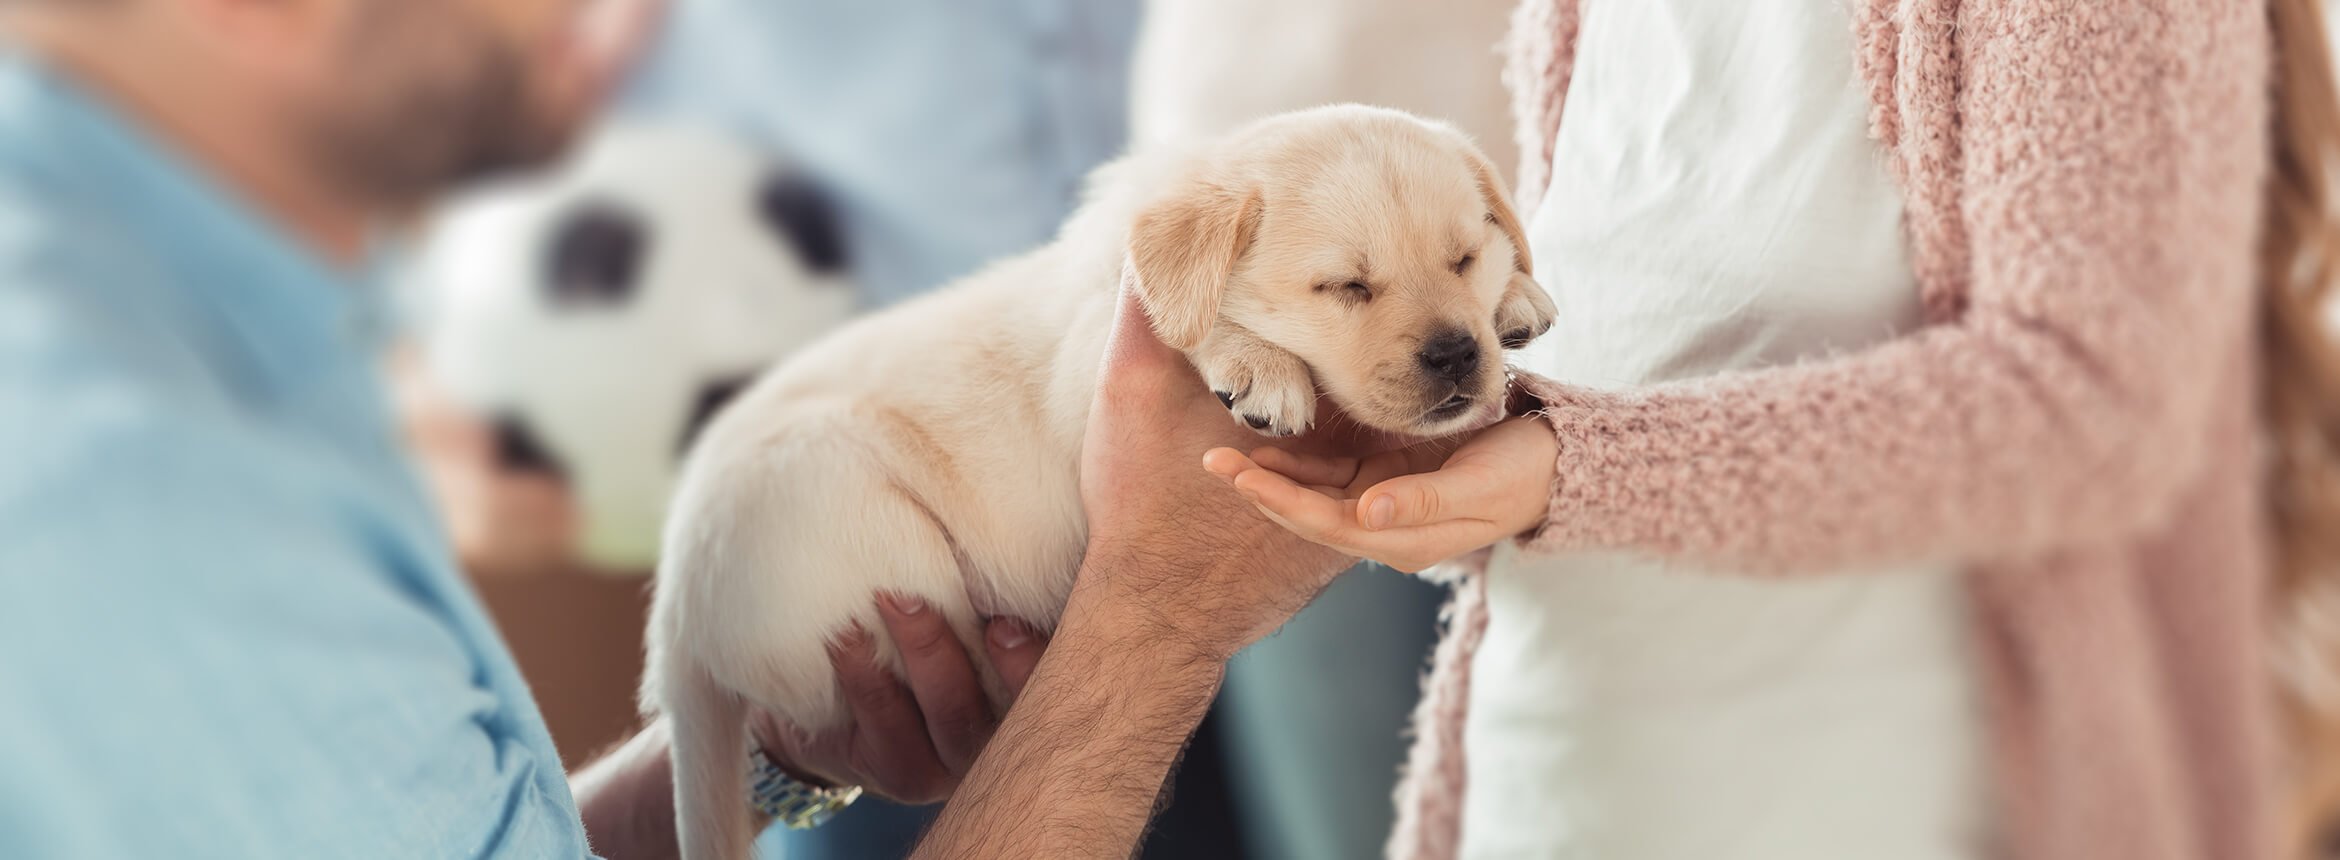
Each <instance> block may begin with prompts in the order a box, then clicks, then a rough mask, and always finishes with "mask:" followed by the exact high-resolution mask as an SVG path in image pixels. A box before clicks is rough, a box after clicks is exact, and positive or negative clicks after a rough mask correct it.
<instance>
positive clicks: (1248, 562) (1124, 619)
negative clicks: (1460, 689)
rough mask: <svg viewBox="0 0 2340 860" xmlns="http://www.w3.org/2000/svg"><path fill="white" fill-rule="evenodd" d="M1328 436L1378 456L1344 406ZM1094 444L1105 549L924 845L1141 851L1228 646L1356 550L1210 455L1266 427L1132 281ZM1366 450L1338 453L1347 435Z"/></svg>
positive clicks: (1327, 447) (1051, 853)
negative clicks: (1325, 539) (1253, 421)
mask: <svg viewBox="0 0 2340 860" xmlns="http://www.w3.org/2000/svg"><path fill="white" fill-rule="evenodd" d="M1319 417H1320V419H1324V418H1333V419H1335V420H1331V421H1326V420H1319V422H1318V424H1317V427H1318V429H1317V431H1316V432H1315V433H1314V434H1312V435H1311V437H1310V440H1311V441H1310V442H1309V443H1308V444H1310V445H1311V446H1313V447H1312V448H1311V449H1310V450H1311V451H1313V452H1314V453H1318V454H1327V455H1330V454H1339V453H1349V454H1364V453H1371V451H1370V450H1365V449H1364V448H1363V447H1362V446H1359V445H1357V441H1356V440H1357V434H1354V433H1353V431H1351V430H1349V429H1346V428H1344V427H1343V426H1341V424H1342V422H1340V421H1338V420H1337V416H1319ZM1088 429H1089V435H1088V438H1087V440H1086V442H1085V444H1084V445H1083V446H1082V449H1083V450H1082V455H1081V500H1082V503H1083V504H1084V505H1085V507H1086V508H1087V511H1088V515H1089V549H1088V554H1087V555H1086V556H1085V557H1083V559H1082V560H1081V572H1080V578H1079V580H1078V581H1077V582H1076V583H1075V584H1074V586H1073V594H1072V599H1071V601H1070V602H1069V603H1068V604H1067V605H1066V607H1065V611H1064V618H1063V619H1062V620H1061V621H1060V622H1059V623H1058V626H1057V629H1056V638H1055V641H1054V642H1053V643H1052V644H1051V645H1050V646H1049V650H1048V653H1047V655H1046V656H1045V657H1044V658H1043V659H1042V660H1041V662H1040V666H1039V668H1038V669H1037V670H1036V671H1035V672H1034V674H1033V676H1032V680H1031V684H1030V686H1029V688H1028V689H1026V690H1025V691H1024V692H1023V694H1022V695H1021V696H1020V697H1019V698H1018V700H1017V703H1016V707H1015V708H1014V709H1013V710H1012V711H1010V712H1009V713H1008V718H1007V720H1006V721H1005V722H1004V723H1003V724H1002V725H1001V726H1000V730H999V736H998V737H997V738H996V739H994V740H993V742H992V743H991V745H990V747H989V749H988V750H987V751H985V752H984V754H983V755H982V756H981V758H979V759H978V760H977V761H976V763H975V768H974V770H972V771H970V772H969V773H968V775H967V777H966V780H965V783H964V784H963V785H962V786H960V788H959V790H958V792H957V793H956V794H954V795H953V796H952V798H951V802H950V805H948V806H947V807H945V808H944V809H943V814H942V818H941V819H939V820H938V821H936V822H935V826H934V829H933V830H931V831H929V832H928V834H927V837H926V839H925V840H924V841H922V842H920V843H919V846H918V854H917V856H918V857H949V858H954V860H963V858H1021V857H1126V856H1129V853H1130V852H1131V851H1132V850H1134V849H1135V847H1136V844H1137V840H1138V836H1139V835H1140V834H1141V833H1143V832H1144V830H1145V823H1146V819H1147V818H1148V817H1149V816H1150V814H1151V813H1152V810H1153V806H1154V798H1155V797H1156V796H1157V795H1158V794H1160V792H1161V788H1162V780H1163V778H1164V776H1165V775H1166V774H1167V773H1168V772H1169V769H1170V765H1171V763H1172V762H1173V761H1175V760H1176V759H1177V757H1178V753H1179V751H1180V750H1181V749H1183V748H1185V746H1186V741H1187V738H1188V736H1190V735H1192V734H1193V732H1194V728H1195V726H1196V725H1197V724H1198V723H1200V722H1201V721H1202V715H1203V712H1204V711H1206V710H1208V709H1209V707H1210V703H1211V699H1212V697H1213V696H1214V695H1215V694H1216V693H1217V692H1218V686H1219V679H1220V678H1221V677H1223V675H1224V673H1225V671H1226V666H1225V664H1226V660H1227V658H1228V657H1229V656H1231V655H1233V654H1234V653H1235V652H1236V651H1237V650H1240V649H1241V648H1242V647H1243V646H1245V645H1247V644H1250V643H1251V642H1253V641H1254V640H1257V639H1258V638H1260V637H1261V636H1265V635H1267V633H1268V632H1269V631H1271V630H1274V629H1275V628H1276V626H1277V625H1279V624H1282V623H1283V622H1284V621H1285V619H1287V618H1290V617H1291V616H1292V614H1293V613H1296V612H1298V611H1300V608H1301V607H1303V606H1305V605H1307V603H1308V601H1309V600H1310V599H1312V598H1314V597H1315V596H1316V594H1317V593H1318V592H1320V591H1322V590H1324V587H1325V586H1326V585H1327V584H1329V583H1331V582H1332V579H1333V577H1334V576H1335V575H1337V574H1338V573H1340V571H1341V570H1343V569H1345V568H1346V567H1348V565H1349V563H1350V559H1348V558H1346V557H1344V556H1342V555H1341V554H1340V553H1338V552H1335V551H1332V550H1328V549H1325V548H1323V547H1319V546H1316V545H1314V544H1311V543H1309V542H1307V541H1305V540H1302V539H1300V538H1298V537H1295V536H1293V535H1292V534H1291V533H1290V532H1287V531H1285V530H1284V529H1282V528H1280V527H1278V526H1276V525H1275V524H1274V523H1271V522H1269V521H1268V520H1267V519H1266V518H1265V517H1263V516H1261V515H1260V514H1259V513H1258V512H1257V511H1256V510H1254V509H1253V508H1252V507H1251V505H1249V504H1247V503H1246V502H1245V501H1244V500H1243V499H1242V498H1241V497H1240V496H1239V495H1237V494H1236V493H1235V492H1234V491H1233V490H1232V489H1230V488H1229V487H1227V486H1226V485H1225V484H1224V483H1222V482H1220V481H1218V480H1217V479H1215V478H1213V477H1211V476H1210V474H1209V473H1206V472H1204V471H1203V469H1202V455H1203V452H1204V451H1205V450H1208V449H1210V448H1213V447H1216V446H1223V445H1231V444H1237V443H1239V442H1241V441H1244V440H1246V439H1248V438H1250V437H1248V436H1247V434H1246V431H1244V430H1243V429H1241V428H1238V427H1237V426H1235V424H1234V423H1233V422H1231V421H1229V420H1228V419H1227V412H1226V410H1224V409H1222V408H1220V404H1219V402H1218V399H1217V398H1216V397H1214V396H1212V395H1211V393H1210V392H1209V391H1208V390H1206V389H1205V388H1204V386H1203V384H1202V380H1201V379H1199V378H1198V377H1197V376H1196V375H1195V372H1194V369H1193V368H1192V367H1190V366H1189V365H1188V364H1187V362H1186V359H1185V358H1184V357H1183V356H1181V355H1179V354H1178V353H1177V352H1176V351H1173V350H1171V349H1170V348H1169V347H1167V346H1164V345H1163V344H1162V342H1161V341H1160V340H1158V339H1157V338H1156V337H1155V335H1154V330H1153V324H1152V323H1150V322H1148V321H1147V319H1146V315H1145V311H1144V310H1143V309H1142V308H1141V307H1140V305H1139V304H1138V302H1137V299H1136V298H1135V297H1134V296H1131V295H1129V294H1128V293H1127V291H1126V290H1125V291H1124V295H1123V296H1122V299H1121V306H1120V310H1119V313H1118V314H1117V316H1116V318H1115V322H1114V327H1113V335H1112V340H1111V344H1110V346H1109V347H1108V349H1107V351H1106V357H1105V366H1104V370H1103V372H1102V373H1101V374H1100V379H1099V382H1098V386H1097V399H1096V402H1095V405H1094V406H1093V407H1092V411H1091V413H1090V415H1089V428H1088ZM1344 445H1346V446H1348V447H1350V449H1351V450H1348V451H1340V450H1337V449H1338V448H1340V447H1341V446H1344Z"/></svg>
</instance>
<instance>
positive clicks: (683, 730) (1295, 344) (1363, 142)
mask: <svg viewBox="0 0 2340 860" xmlns="http://www.w3.org/2000/svg"><path fill="white" fill-rule="evenodd" d="M1496 176H1497V174H1496V172H1495V170H1494V169H1493V168H1492V167H1491V166H1490V165H1489V164H1488V161H1487V159H1486V157H1485V156H1483V155H1481V154H1480V153H1479V151H1478V150H1477V149H1476V148H1474V147H1473V146H1472V144H1471V143H1470V141H1469V140H1468V139H1467V138H1465V137H1464V136H1463V135H1461V134H1460V133H1458V132H1456V131H1454V130H1453V129H1451V128H1449V127H1447V126H1444V125H1439V124H1434V123H1430V122H1426V121H1423V120H1420V119H1417V118H1415V117H1413V116H1411V115H1408V114H1404V113H1400V112H1397V111H1392V110H1386V109H1379V108H1366V107H1358V106H1336V107H1326V108H1318V109H1314V110H1307V111H1301V112H1297V113H1290V114H1284V115H1281V116H1276V117H1271V118H1268V119H1265V120H1261V121H1259V122H1256V123H1253V124H1251V125H1249V126H1246V127H1244V128H1242V129H1240V130H1238V131H1236V132H1234V133H1233V134H1231V135H1228V136H1226V137H1224V138H1222V139H1220V140H1218V141H1216V142H1214V143H1211V144H1208V145H1205V146H1203V147H1201V148H1200V149H1199V150H1197V151H1193V152H1188V153H1183V154H1163V155H1137V156H1132V157H1130V158H1127V159H1124V160H1122V161H1120V162H1117V163H1115V164H1112V165H1108V166H1106V167H1104V168H1101V169H1100V170H1099V171H1098V173H1097V174H1096V175H1095V176H1094V177H1093V178H1092V189H1091V199H1090V200H1089V201H1088V202H1087V203H1086V204H1085V205H1084V206H1083V207H1082V208H1081V210H1080V211H1079V212H1077V213H1075V214H1074V215H1073V217H1072V218H1071V220H1070V221H1069V222H1067V224H1066V225H1065V227H1064V230H1063V232H1062V233H1061V234H1060V235H1059V236H1058V237H1057V239H1056V240H1055V241H1053V242H1051V243H1050V244H1048V245H1046V246H1044V247H1041V248H1040V249H1038V250H1035V251H1032V252H1030V253H1027V254H1025V255H1023V256H1020V257H1016V258H1013V259H1009V260H1007V261H1004V262H1001V263H998V264H996V265H993V266H991V267H990V268H988V269H986V270H984V271H982V272H979V273H977V274H975V275H973V276H971V277H968V278H966V279H965V280H963V281H961V282H960V283H958V284H955V285H953V286H951V287H949V288H947V289H944V290H942V291H940V292H937V293H934V294H932V295H929V296H927V297H924V298H923V299H921V300H918V301H915V302H911V303H908V304H904V305H901V306H899V307H896V308H894V309H891V310H888V311H885V312H883V313H878V314H875V315H872V316H869V317H867V318H864V319H862V320H860V321H858V322H856V323H855V324H853V325H851V326H848V327H846V328H844V329H841V330H839V331H837V332H836V333H835V334H833V335H831V336H830V337H828V338H826V339H824V340H822V341H820V342H817V343H815V344H814V345H811V346H808V347H806V348H805V349H804V350H802V351H800V352H799V353H797V354H796V355H795V356H794V357H792V358H791V359H790V360H788V361H787V362H786V363H785V364H783V365H781V366H780V367H778V368H776V369H774V370H773V371H772V372H771V373H770V374H768V375H767V376H766V377H765V378H764V379H762V380H760V381H759V382H757V384H756V385H755V387H753V388H752V389H750V390H749V391H748V392H747V393H745V394H743V395H742V396H741V397H740V399H739V400H738V401H737V402H736V403H735V405H733V406H732V407H731V408H729V409H728V410H726V411H725V412H724V413H723V415H722V416H721V417H720V418H718V419H717V420H716V421H715V422H714V423H713V424H711V425H710V426H709V427H708V428H707V430H706V432H705V434H704V435H703V436H702V438H701V441H700V442H699V443H698V445H697V447H696V449H695V450H694V451H693V452H692V454H691V456H690V461H689V463H688V464H687V465H686V467H685V469H684V476H683V480H682V483H681V485H680V488H679V490H678V491H677V495H676V499H675V503H674V505H673V508H672V513H671V514H670V519H669V521H668V524H667V532H666V539H665V558H664V559H663V560H662V563H661V564H660V565H659V576H658V580H657V593H656V599H655V604H654V607H653V609H652V615H651V623H650V636H649V649H650V657H649V664H648V673H647V677H646V679H645V681H644V685H643V694H644V705H645V707H646V708H647V709H649V710H652V711H654V712H662V713H665V714H666V715H668V717H669V719H670V721H671V725H672V727H673V730H674V733H675V750H674V755H675V780H676V784H677V786H678V787H679V789H678V794H679V796H680V800H681V808H680V809H679V810H678V812H679V816H680V817H679V821H680V823H681V824H682V827H683V842H682V844H683V849H684V856H686V857H689V858H693V860H706V858H739V857H744V856H746V852H747V851H748V850H749V844H748V843H749V839H750V836H751V834H749V832H748V829H747V828H748V817H747V814H746V812H745V810H746V802H747V801H746V800H745V798H744V786H743V783H742V775H741V774H742V768H743V767H744V765H743V764H742V763H743V762H744V761H745V760H746V755H747V753H746V750H745V733H744V729H743V725H744V722H743V720H744V712H745V709H746V708H747V707H748V706H749V705H751V704H752V705H756V706H761V707H763V708H765V709H767V710H769V711H771V712H773V713H775V714H777V715H779V716H781V717H784V718H786V719H788V720H790V721H792V722H794V723H796V724H798V725H800V726H803V727H806V728H808V729H813V730H819V729H824V728H829V727H833V726H836V725H838V724H840V723H841V722H843V721H844V720H845V719H846V709H845V705H844V703H843V702H842V701H841V699H840V692H839V690H838V687H837V682H836V680H835V678H834V677H833V675H832V672H831V669H830V664H829V658H828V652H827V650H826V647H825V646H826V643H827V642H828V641H829V640H830V639H831V638H832V637H834V636H836V635H838V634H839V633H840V632H842V631H844V630H846V629H847V628H848V627H850V626H851V625H853V624H855V623H856V622H858V623H859V625H860V627H861V628H862V629H864V630H868V631H872V632H873V633H874V634H876V635H877V636H878V637H879V639H880V642H879V643H878V649H879V653H880V654H881V655H882V656H883V658H884V659H885V660H887V661H889V662H891V663H893V664H894V668H895V669H896V670H897V671H899V670H900V668H901V667H900V662H899V655H898V653H897V652H896V651H895V650H894V648H893V645H892V643H891V642H887V641H884V636H883V634H884V630H885V626H884V624H883V623H882V622H881V621H880V620H879V618H878V617H877V615H876V611H875V609H874V608H873V602H874V600H875V597H874V595H875V594H876V593H877V592H880V591H885V592H897V593H903V594H909V595H914V596H917V597H919V598H922V599H924V600H925V601H926V602H927V604H928V605H930V606H932V607H934V608H935V609H936V610H939V611H940V612H942V613H943V615H944V617H946V618H947V619H949V621H950V622H951V626H952V629H953V630H955V631H956V632H957V634H958V636H959V638H960V640H961V641H962V643H963V644H965V646H966V649H967V653H968V654H970V655H975V657H976V658H977V662H978V664H979V665H978V667H977V668H978V671H979V674H981V675H982V677H983V681H984V684H985V687H986V689H987V691H988V692H989V693H990V694H991V696H992V698H993V702H994V704H995V705H996V706H999V707H1003V708H1004V707H1005V704H1006V703H1005V696H1004V690H1003V688H1002V687H1001V685H1000V683H999V681H998V677H997V674H996V673H995V672H993V671H992V669H991V667H989V666H987V665H981V664H982V662H983V661H982V655H983V654H984V653H985V651H984V648H983V645H982V640H981V637H982V632H983V619H984V618H986V617H988V616H991V615H998V614H1004V615H1012V616H1016V617H1019V618H1024V619H1029V620H1032V621H1033V622H1035V623H1037V624H1039V625H1041V626H1043V627H1044V628H1045V627H1047V626H1050V625H1052V624H1053V623H1054V621H1055V619H1056V617H1057V614H1058V613H1059V612H1060V611H1061V610H1062V609H1063V607H1064V603H1065V600H1066V598H1067V596H1068V595H1069V593H1070V590H1071V588H1072V580H1073V575H1074V572H1075V570H1076V569H1077V568H1078V566H1079V564H1080V556H1081V551H1082V547H1083V541H1084V535H1085V523H1084V522H1083V519H1082V513H1081V504H1080V492H1079V475H1078V463H1079V460H1080V457H1079V454H1080V445H1081V438H1082V433H1083V426H1084V424H1085V422H1086V421H1087V417H1088V410H1089V403H1090V398H1091V396H1092V395H1093V394H1094V390H1095V387H1096V377H1097V372H1098V365H1099V361H1100V359H1101V358H1102V356H1103V353H1104V346H1105V343H1104V339H1105V335H1106V332H1107V330H1108V329H1109V328H1110V323H1111V321H1112V317H1113V314H1114V310H1115V299H1116V295H1117V290H1118V289H1119V288H1120V286H1121V285H1122V284H1123V283H1124V281H1125V280H1126V281H1127V282H1128V283H1129V285H1130V288H1131V289H1134V290H1135V291H1136V292H1137V293H1138V295H1139V297H1140V298H1141V299H1142V300H1143V302H1144V304H1145V307H1146V309H1147V311H1148V312H1149V314H1150V315H1151V316H1152V318H1153V320H1154V325H1155V329H1156V331H1157V332H1158V333H1159V334H1160V335H1161V337H1162V340H1163V341H1164V342H1166V343H1168V344H1169V345H1170V346H1172V347H1174V348H1176V349H1179V350H1181V351H1183V352H1184V353H1185V354H1186V355H1187V356H1188V358H1189V359H1190V360H1191V361H1192V362H1193V363H1194V366H1195V369H1196V370H1197V371H1199V372H1200V373H1201V375H1202V377H1203V379H1204V381H1206V382H1207V383H1209V385H1210V387H1211V389H1212V390H1213V391H1215V392H1217V393H1218V395H1219V399H1220V400H1221V401H1222V402H1223V403H1225V404H1226V406H1227V409H1228V410H1229V412H1231V413H1232V415H1233V420H1236V421H1240V422H1243V423H1244V424H1246V425H1249V426H1250V427H1252V428H1254V429H1256V430H1258V431H1259V432H1261V433H1263V434H1267V435H1271V436H1280V435H1289V434H1295V433H1300V432H1303V431H1305V430H1307V429H1308V427H1309V423H1310V421H1311V420H1312V417H1313V416H1314V415H1315V412H1316V399H1317V397H1318V396H1319V395H1320V393H1321V394H1322V395H1323V396H1328V397H1331V398H1332V399H1333V401H1334V402H1335V403H1336V404H1337V405H1338V406H1340V407H1341V408H1342V409H1344V410H1345V411H1346V412H1347V413H1348V414H1349V415H1352V416H1354V417H1355V418H1356V419H1358V420H1359V421H1361V422H1362V423H1365V424H1367V425H1370V426H1372V427H1375V428H1378V429H1381V430H1385V431H1389V432H1392V433H1398V434H1405V435H1409V436H1438V435H1442V434H1448V433H1452V432H1456V431H1459V430H1462V429H1466V428H1469V427H1472V426H1476V425H1481V424H1485V423H1488V422H1490V421H1492V420H1494V419H1495V418H1496V417H1498V416H1499V415H1500V414H1501V412H1502V410H1503V401H1504V389H1505V379H1504V370H1503V362H1502V359H1503V356H1502V352H1501V350H1502V349H1504V348H1507V347H1516V346H1519V345H1522V344H1524V343H1526V342H1527V341H1528V340H1530V339H1532V338H1534V337H1535V336H1537V335H1540V334H1542V333H1543V332H1544V330H1545V329H1547V328H1549V327H1550V326H1551V324H1552V316H1553V308H1552V304H1551V300H1550V299H1549V298H1548V297H1547V296H1546V295H1545V293H1544V290H1543V289H1542V288H1541V287H1540V286H1538V285H1537V284H1536V283H1535V282H1534V281H1533V280H1531V279H1530V277H1529V265H1528V256H1527V253H1526V251H1525V246H1524V243H1523V241H1522V239H1521V238H1520V226H1519V218H1518V216H1517V215H1516V214H1514V212H1513V211H1512V208H1511V205H1510V204H1509V203H1508V202H1507V201H1506V199H1505V196H1504V193H1503V191H1502V189H1501V187H1500V186H1499V185H1498V184H1497V179H1496ZM1198 468H1199V467H1198Z"/></svg>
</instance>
